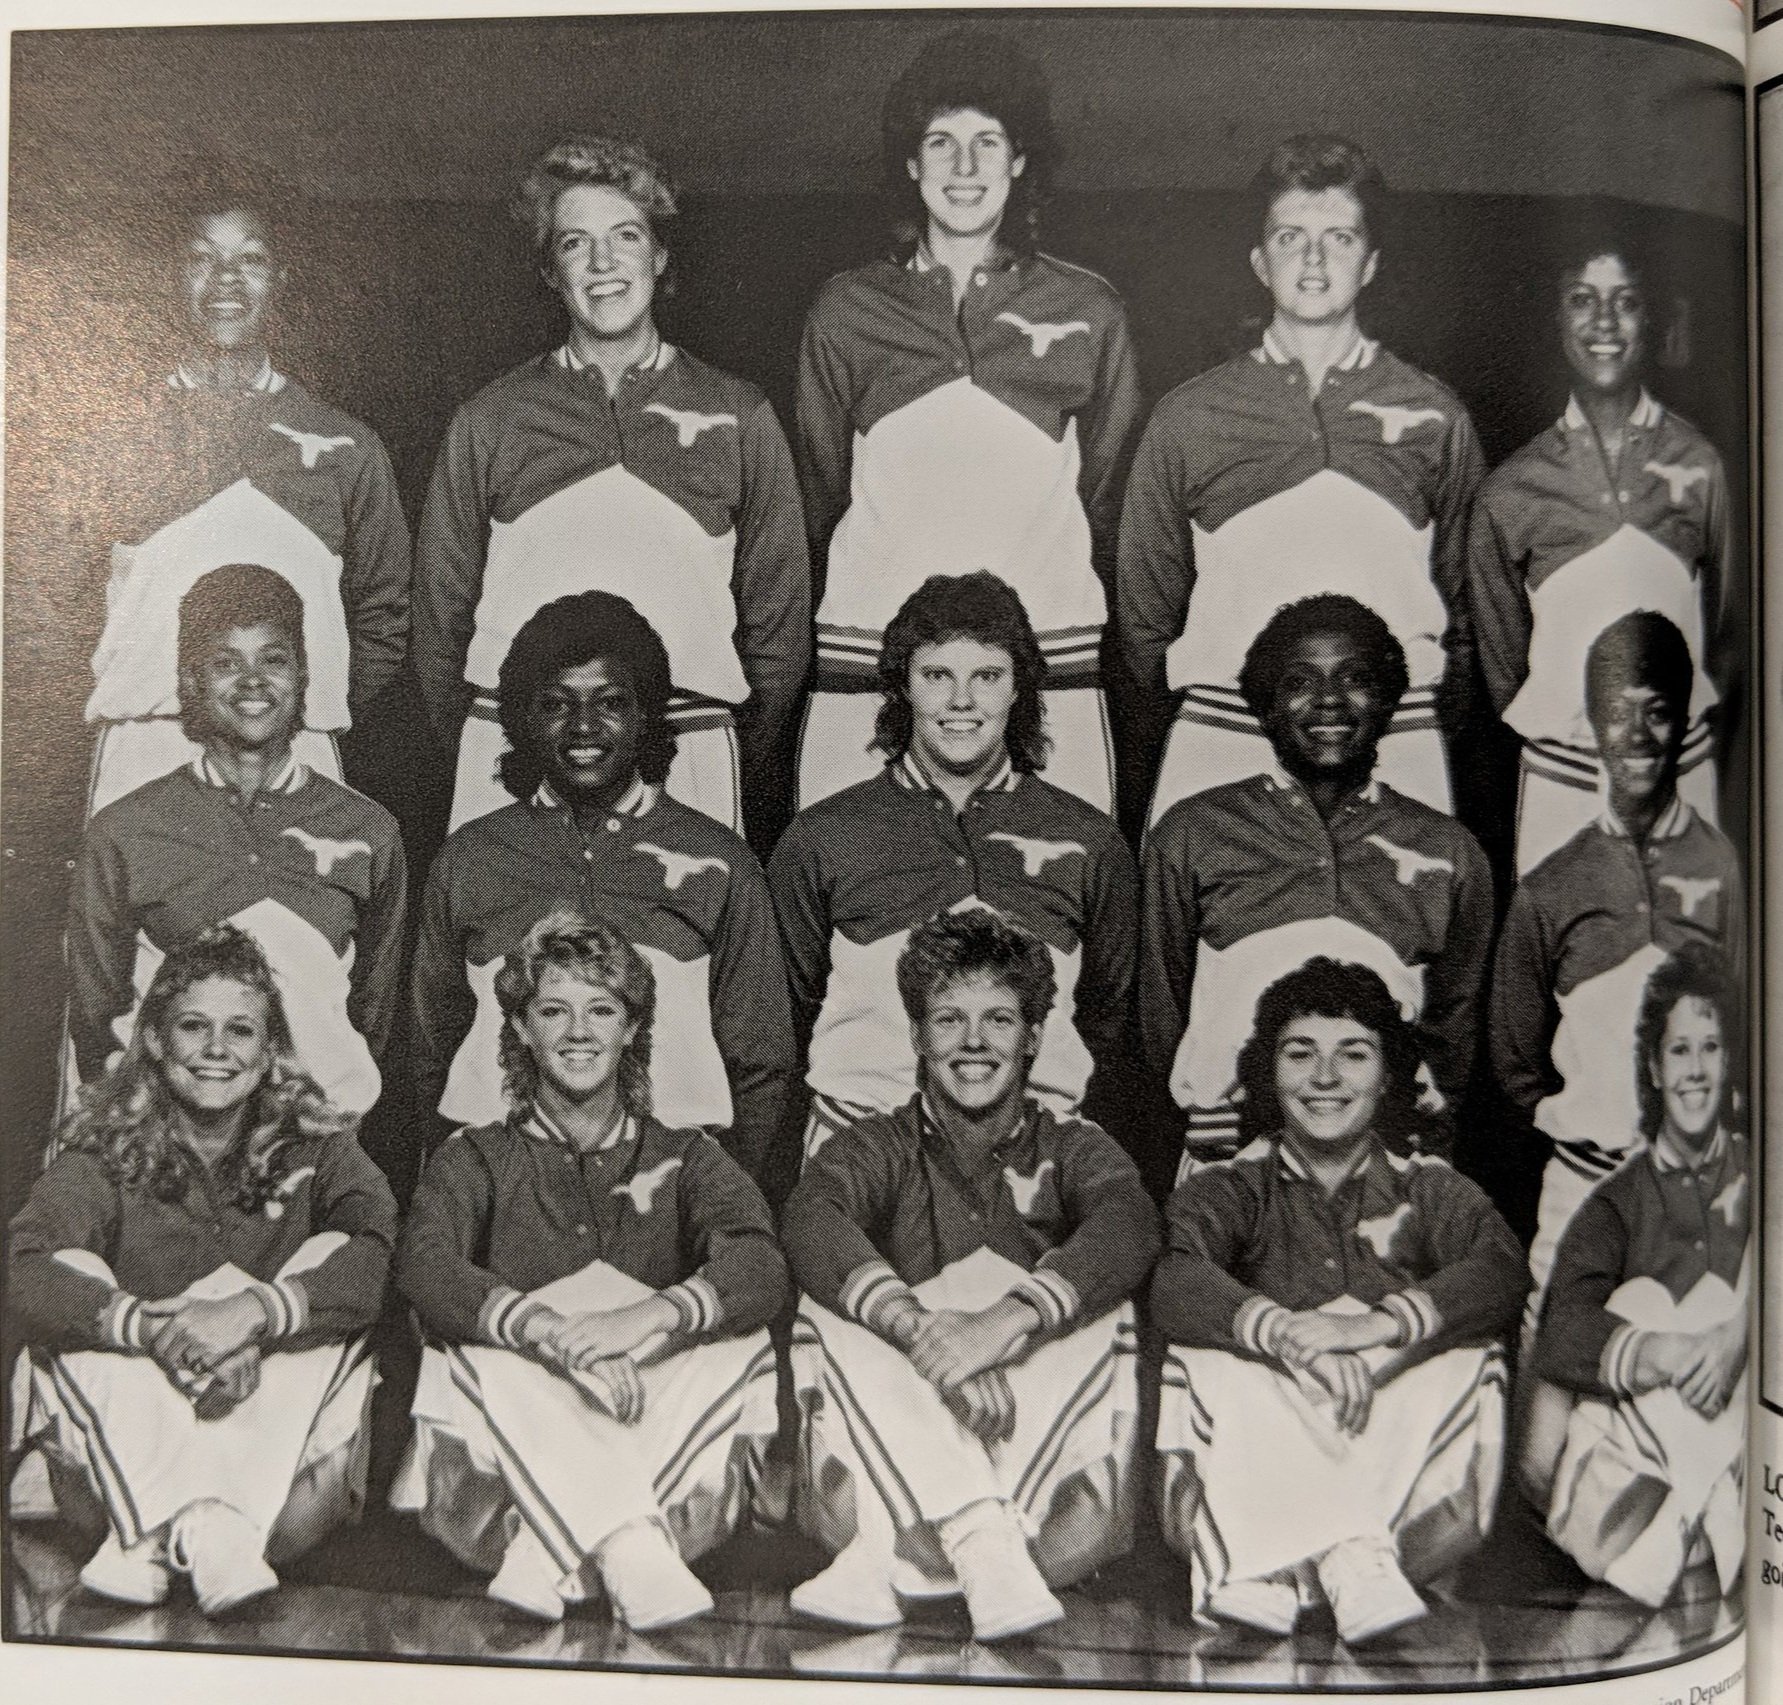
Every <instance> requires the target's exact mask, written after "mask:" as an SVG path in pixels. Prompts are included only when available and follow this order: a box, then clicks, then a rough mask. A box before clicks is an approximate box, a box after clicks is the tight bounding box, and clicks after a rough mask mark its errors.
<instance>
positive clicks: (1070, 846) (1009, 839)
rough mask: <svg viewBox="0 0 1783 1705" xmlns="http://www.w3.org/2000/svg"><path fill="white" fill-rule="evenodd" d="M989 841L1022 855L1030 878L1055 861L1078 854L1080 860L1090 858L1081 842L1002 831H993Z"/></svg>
mask: <svg viewBox="0 0 1783 1705" xmlns="http://www.w3.org/2000/svg"><path fill="white" fill-rule="evenodd" d="M984 838H985V839H986V840H987V841H1002V842H1004V843H1005V844H1006V845H1008V846H1012V847H1014V848H1015V850H1016V851H1017V852H1018V853H1020V854H1021V860H1022V869H1023V870H1024V871H1025V872H1026V873H1027V874H1028V875H1029V876H1039V875H1041V874H1043V873H1044V871H1045V870H1046V867H1047V866H1048V865H1049V864H1052V863H1053V862H1054V861H1055V860H1058V859H1061V858H1069V857H1070V856H1071V855H1072V854H1073V853H1076V854H1077V856H1078V857H1079V858H1088V857H1089V854H1088V852H1087V851H1086V850H1085V849H1084V845H1083V843H1082V842H1081V841H1041V840H1036V839H1034V838H1033V837H1032V836H1030V835H1010V834H1006V833H1004V831H1003V830H1001V829H993V830H992V831H991V833H990V834H988V835H986V836H985V837H984Z"/></svg>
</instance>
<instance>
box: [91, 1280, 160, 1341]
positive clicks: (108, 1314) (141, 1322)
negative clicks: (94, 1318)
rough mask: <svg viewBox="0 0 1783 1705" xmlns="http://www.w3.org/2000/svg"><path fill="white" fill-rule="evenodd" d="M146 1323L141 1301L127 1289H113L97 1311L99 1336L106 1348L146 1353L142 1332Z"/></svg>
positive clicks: (144, 1338)
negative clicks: (103, 1305) (104, 1303)
mask: <svg viewBox="0 0 1783 1705" xmlns="http://www.w3.org/2000/svg"><path fill="white" fill-rule="evenodd" d="M146 1325H147V1321H146V1320H145V1319H144V1317H143V1312H142V1303H141V1301H140V1300H139V1299H137V1298H136V1297H133V1296H131V1295H130V1293H129V1292H128V1291H113V1292H112V1293H111V1297H110V1299H109V1300H108V1301H107V1303H106V1305H105V1307H104V1308H102V1309H101V1310H100V1311H99V1336H100V1338H101V1339H102V1340H103V1341H104V1343H105V1347H106V1348H107V1349H108V1350H128V1351H131V1352H134V1353H135V1354H137V1355H146V1354H147V1353H148V1348H149V1346H148V1341H147V1339H146V1337H145V1336H144V1333H143V1328H144V1327H145V1326H146Z"/></svg>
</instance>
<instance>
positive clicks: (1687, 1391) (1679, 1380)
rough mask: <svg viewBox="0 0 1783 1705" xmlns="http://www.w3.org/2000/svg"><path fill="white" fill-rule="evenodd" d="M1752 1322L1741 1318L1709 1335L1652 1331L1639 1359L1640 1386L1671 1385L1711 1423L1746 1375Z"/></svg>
mask: <svg viewBox="0 0 1783 1705" xmlns="http://www.w3.org/2000/svg"><path fill="white" fill-rule="evenodd" d="M1746 1351H1747V1340H1746V1322H1745V1320H1744V1319H1743V1318H1742V1317H1740V1316H1736V1317H1735V1318H1734V1319H1732V1320H1729V1321H1725V1322H1724V1323H1723V1324H1721V1325H1720V1326H1712V1327H1710V1328H1709V1329H1708V1331H1706V1332H1646V1333H1643V1334H1642V1337H1641V1341H1640V1345H1639V1347H1638V1349H1637V1350H1636V1352H1635V1358H1634V1381H1633V1383H1634V1385H1635V1387H1636V1388H1637V1389H1638V1390H1641V1391H1651V1390H1653V1389H1655V1388H1656V1387H1658V1386H1662V1385H1669V1386H1671V1387H1672V1388H1673V1389H1674V1390H1675V1391H1676V1392H1677V1393H1678V1395H1679V1396H1680V1397H1682V1398H1683V1399H1684V1401H1685V1402H1686V1403H1688V1404H1689V1405H1690V1407H1691V1408H1692V1409H1694V1410H1695V1411H1696V1412H1697V1414H1699V1415H1701V1416H1702V1418H1703V1419H1704V1420H1705V1421H1712V1420H1714V1419H1715V1418H1716V1416H1718V1415H1719V1414H1720V1413H1721V1412H1722V1410H1724V1409H1725V1408H1726V1407H1727V1405H1728V1402H1729V1400H1730V1399H1731V1398H1732V1396H1733V1393H1734V1387H1735V1386H1736V1385H1738V1384H1739V1380H1740V1375H1741V1374H1742V1373H1744V1372H1745V1371H1746Z"/></svg>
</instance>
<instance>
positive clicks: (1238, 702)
mask: <svg viewBox="0 0 1783 1705" xmlns="http://www.w3.org/2000/svg"><path fill="white" fill-rule="evenodd" d="M1176 717H1177V720H1178V721H1179V722H1192V723H1195V724H1197V725H1198V726H1200V727H1202V728H1224V729H1228V730H1230V731H1231V732H1232V733H1234V734H1254V735H1256V737H1257V738H1258V739H1259V740H1260V739H1262V738H1263V728H1262V725H1261V724H1260V723H1259V722H1258V721H1257V719H1256V718H1255V717H1254V716H1253V715H1251V712H1250V707H1249V706H1248V705H1247V704H1246V703H1245V702H1244V698H1243V696H1242V695H1241V694H1240V693H1239V692H1238V690H1237V689H1236V688H1233V687H1214V686H1208V685H1205V684H1202V683H1197V684H1195V685H1192V686H1188V687H1185V688H1183V691H1182V697H1181V699H1179V700H1178V702H1177V706H1176ZM1439 726H1440V725H1439V724H1438V722H1437V719H1436V689H1435V688H1434V687H1413V688H1412V689H1411V690H1410V691H1409V692H1407V693H1406V695H1405V697H1404V698H1402V699H1401V700H1400V701H1399V705H1398V708H1397V709H1396V710H1395V711H1394V712H1393V719H1392V721H1390V722H1389V723H1388V724H1387V732H1388V733H1389V734H1414V733H1421V732H1424V731H1426V730H1428V731H1432V732H1434V731H1435V730H1436V729H1437V728H1438V727H1439Z"/></svg>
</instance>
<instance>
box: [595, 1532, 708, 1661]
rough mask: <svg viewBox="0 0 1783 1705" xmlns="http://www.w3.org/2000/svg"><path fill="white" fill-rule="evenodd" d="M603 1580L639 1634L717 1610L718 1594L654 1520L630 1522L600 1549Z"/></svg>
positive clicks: (616, 1606) (626, 1620)
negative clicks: (714, 1598) (683, 1558)
mask: <svg viewBox="0 0 1783 1705" xmlns="http://www.w3.org/2000/svg"><path fill="white" fill-rule="evenodd" d="M595 1560H596V1562H597V1563H598V1564H599V1566H600V1572H601V1580H602V1582H603V1583H604V1584H605V1586H606V1589H607V1596H608V1597H609V1598H610V1599H612V1601H613V1608H614V1609H615V1610H617V1611H618V1612H619V1615H620V1617H621V1619H622V1620H623V1621H624V1623H625V1625H626V1627H628V1628H630V1629H633V1630H634V1631H636V1632H637V1633H639V1634H644V1633H648V1632H649V1631H650V1630H651V1629H652V1628H667V1627H669V1626H671V1625H672V1624H674V1623H676V1622H686V1621H689V1620H690V1619H691V1618H693V1617H695V1616H705V1615H708V1614H710V1612H711V1610H712V1595H711V1594H710V1593H709V1592H707V1591H706V1589H705V1587H704V1586H702V1585H701V1583H700V1580H699V1577H698V1576H696V1575H695V1574H694V1572H693V1571H692V1570H691V1569H690V1568H688V1566H687V1565H686V1564H685V1563H683V1562H682V1561H681V1553H680V1552H678V1551H677V1550H676V1549H675V1542H674V1541H673V1540H672V1539H670V1538H669V1536H668V1534H667V1533H665V1532H664V1531H663V1529H662V1528H660V1527H658V1526H657V1524H656V1523H655V1522H652V1521H634V1522H628V1523H627V1524H626V1525H625V1526H624V1527H622V1528H620V1530H619V1531H618V1532H617V1533H615V1534H613V1535H612V1536H611V1537H610V1538H609V1539H608V1540H607V1542H606V1544H604V1545H603V1546H602V1547H601V1548H600V1550H599V1551H598V1552H597V1553H596V1557H595Z"/></svg>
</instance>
